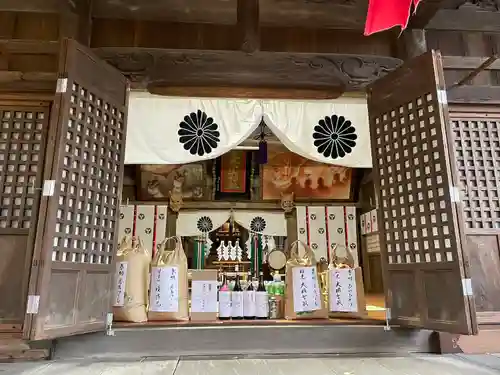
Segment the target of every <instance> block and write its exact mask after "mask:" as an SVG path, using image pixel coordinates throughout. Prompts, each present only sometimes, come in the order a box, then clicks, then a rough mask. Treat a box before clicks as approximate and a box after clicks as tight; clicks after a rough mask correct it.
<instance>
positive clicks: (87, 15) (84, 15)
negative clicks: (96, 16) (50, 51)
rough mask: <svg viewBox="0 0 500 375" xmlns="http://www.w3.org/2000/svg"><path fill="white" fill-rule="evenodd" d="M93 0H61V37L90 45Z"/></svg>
mask: <svg viewBox="0 0 500 375" xmlns="http://www.w3.org/2000/svg"><path fill="white" fill-rule="evenodd" d="M92 1H93V0H59V16H60V20H59V39H63V38H71V39H75V40H76V41H77V42H79V43H81V44H83V45H84V46H90V39H91V35H92Z"/></svg>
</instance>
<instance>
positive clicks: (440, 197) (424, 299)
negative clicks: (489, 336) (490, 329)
mask: <svg viewBox="0 0 500 375" xmlns="http://www.w3.org/2000/svg"><path fill="white" fill-rule="evenodd" d="M368 95H369V96H368V109H369V116H370V128H371V129H370V131H371V144H372V155H373V164H374V176H375V183H376V185H377V187H378V189H377V194H378V198H379V210H378V211H379V234H380V244H381V251H382V263H383V264H382V265H383V269H384V283H385V288H386V296H387V303H388V307H389V308H390V314H391V316H392V321H393V323H395V324H400V325H410V326H417V327H423V328H428V329H433V330H437V331H446V332H452V333H461V334H472V333H476V332H477V325H476V320H475V307H474V303H473V301H472V297H471V296H470V294H471V293H470V283H469V281H470V279H469V278H468V269H467V267H466V264H464V259H463V254H462V246H463V244H464V232H463V216H462V215H463V214H462V208H461V204H460V202H459V198H458V194H457V189H456V188H455V187H456V186H457V175H456V165H455V160H454V156H453V153H452V152H451V151H450V148H449V146H448V144H449V142H450V140H449V138H450V135H449V117H448V113H447V111H448V109H447V105H446V100H445V98H446V91H445V85H444V78H443V71H442V64H441V56H440V54H439V53H438V52H435V51H432V52H428V53H426V54H424V55H421V56H419V57H417V58H414V59H413V60H411V61H409V62H407V63H406V64H404V65H403V66H402V67H400V68H399V69H397V70H396V71H395V72H393V73H391V74H389V75H387V76H386V77H384V78H382V79H379V80H378V81H376V82H375V83H374V84H373V85H372V86H371V87H370V88H369V90H368Z"/></svg>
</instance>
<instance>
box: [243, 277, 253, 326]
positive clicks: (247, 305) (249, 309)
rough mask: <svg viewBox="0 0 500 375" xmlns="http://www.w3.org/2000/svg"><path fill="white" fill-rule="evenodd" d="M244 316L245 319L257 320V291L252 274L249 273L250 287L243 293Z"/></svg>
mask: <svg viewBox="0 0 500 375" xmlns="http://www.w3.org/2000/svg"><path fill="white" fill-rule="evenodd" d="M243 316H244V318H245V319H255V289H254V287H253V285H252V273H251V272H248V287H247V289H246V290H245V291H244V292H243Z"/></svg>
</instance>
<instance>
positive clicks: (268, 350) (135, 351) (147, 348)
mask: <svg viewBox="0 0 500 375" xmlns="http://www.w3.org/2000/svg"><path fill="white" fill-rule="evenodd" d="M114 334H115V335H114V336H106V335H104V334H103V333H93V334H85V335H80V336H74V337H67V338H62V339H58V340H57V342H56V345H55V348H54V353H53V354H54V358H56V359H70V358H87V359H88V358H95V359H98V358H101V359H119V358H122V359H124V358H128V359H134V358H135V359H137V358H144V357H192V356H194V357H200V356H223V357H227V356H236V357H241V356H243V357H244V356H249V357H266V356H268V355H291V354H293V355H303V354H308V355H311V354H316V355H321V354H324V355H331V354H365V355H367V354H373V355H381V354H388V355H404V354H408V353H432V352H435V346H434V345H433V342H432V341H433V340H431V337H432V336H433V335H432V332H431V331H425V330H408V329H402V328H401V329H399V328H393V329H392V330H389V331H386V330H384V327H383V326H375V325H374V326H369V325H318V324H316V325H307V324H305V325H290V326H286V325H285V326H262V325H260V326H258V325H257V326H256V325H239V326H220V327H217V326H212V327H203V326H202V327H200V326H195V327H193V326H182V327H130V328H119V329H116V330H115V331H114Z"/></svg>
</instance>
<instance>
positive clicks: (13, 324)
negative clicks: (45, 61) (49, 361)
mask: <svg viewBox="0 0 500 375" xmlns="http://www.w3.org/2000/svg"><path fill="white" fill-rule="evenodd" d="M48 120H49V104H48V103H45V104H40V105H23V106H20V105H13V104H3V103H0V259H1V261H0V296H2V298H1V300H0V331H2V329H3V327H5V328H6V329H8V330H11V329H12V328H14V329H19V330H20V329H21V326H22V325H23V323H24V312H25V303H26V296H27V291H28V275H29V273H30V272H29V271H30V268H31V257H32V255H33V242H34V236H35V228H36V223H37V216H38V207H39V203H40V195H41V193H40V189H39V187H40V186H41V181H42V176H43V174H42V173H43V162H44V156H45V146H46V143H47V129H48Z"/></svg>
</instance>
